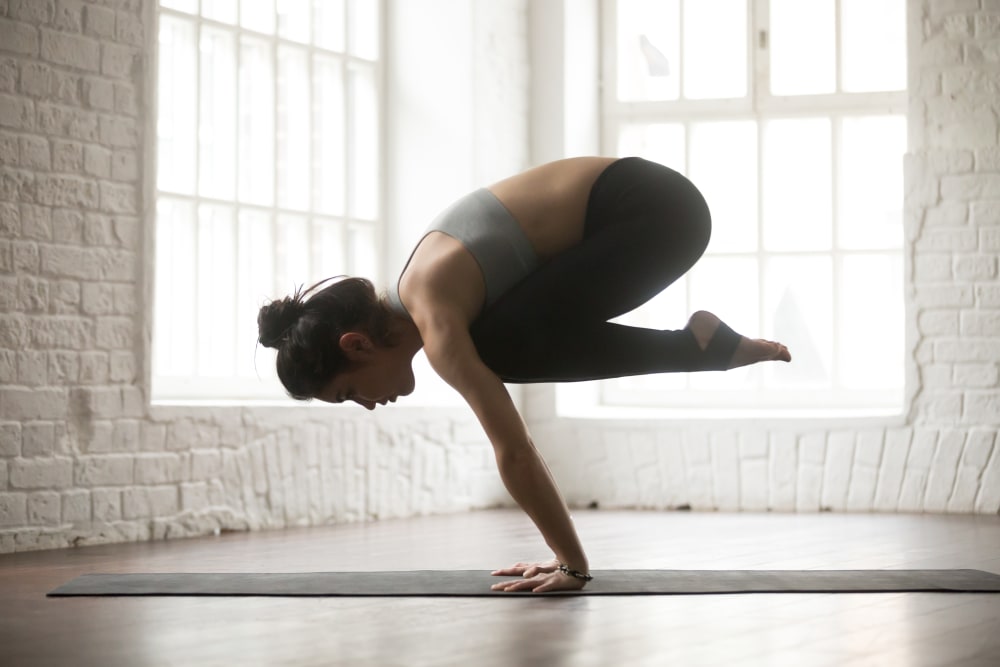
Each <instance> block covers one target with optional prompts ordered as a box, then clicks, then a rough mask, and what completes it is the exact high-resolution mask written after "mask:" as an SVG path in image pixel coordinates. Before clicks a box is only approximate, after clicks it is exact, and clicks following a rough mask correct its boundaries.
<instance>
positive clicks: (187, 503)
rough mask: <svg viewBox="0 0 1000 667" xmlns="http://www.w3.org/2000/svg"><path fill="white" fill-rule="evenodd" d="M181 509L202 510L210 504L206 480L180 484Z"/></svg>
mask: <svg viewBox="0 0 1000 667" xmlns="http://www.w3.org/2000/svg"><path fill="white" fill-rule="evenodd" d="M180 494H181V511H182V512H200V511H202V510H204V509H207V508H208V507H209V506H210V503H209V499H208V485H207V484H206V483H205V482H185V483H183V484H181V485H180Z"/></svg>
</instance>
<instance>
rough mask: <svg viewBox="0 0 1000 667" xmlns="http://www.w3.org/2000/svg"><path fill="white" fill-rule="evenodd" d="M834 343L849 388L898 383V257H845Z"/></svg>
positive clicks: (900, 332) (900, 280) (900, 377)
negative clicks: (837, 348) (838, 350)
mask: <svg viewBox="0 0 1000 667" xmlns="http://www.w3.org/2000/svg"><path fill="white" fill-rule="evenodd" d="M839 287H840V292H839V295H838V296H839V301H840V309H839V315H838V318H837V319H838V322H837V324H838V325H839V326H838V329H837V344H838V345H839V348H840V353H839V355H838V358H839V363H838V369H839V371H840V377H841V382H842V383H843V385H844V386H846V387H848V388H865V389H895V388H898V387H902V384H903V322H904V317H903V261H902V259H901V258H900V257H899V256H898V255H847V256H846V257H844V258H843V260H842V263H841V270H840V285H839Z"/></svg>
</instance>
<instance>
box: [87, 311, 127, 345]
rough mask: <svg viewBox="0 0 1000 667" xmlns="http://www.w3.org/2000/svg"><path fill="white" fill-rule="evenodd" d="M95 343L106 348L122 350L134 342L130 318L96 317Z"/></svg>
mask: <svg viewBox="0 0 1000 667" xmlns="http://www.w3.org/2000/svg"><path fill="white" fill-rule="evenodd" d="M95 343H96V344H97V347H98V348H101V349H106V350H123V349H127V348H131V347H132V345H133V344H134V333H133V331H132V320H131V319H130V318H125V317H98V318H97V328H96V337H95Z"/></svg>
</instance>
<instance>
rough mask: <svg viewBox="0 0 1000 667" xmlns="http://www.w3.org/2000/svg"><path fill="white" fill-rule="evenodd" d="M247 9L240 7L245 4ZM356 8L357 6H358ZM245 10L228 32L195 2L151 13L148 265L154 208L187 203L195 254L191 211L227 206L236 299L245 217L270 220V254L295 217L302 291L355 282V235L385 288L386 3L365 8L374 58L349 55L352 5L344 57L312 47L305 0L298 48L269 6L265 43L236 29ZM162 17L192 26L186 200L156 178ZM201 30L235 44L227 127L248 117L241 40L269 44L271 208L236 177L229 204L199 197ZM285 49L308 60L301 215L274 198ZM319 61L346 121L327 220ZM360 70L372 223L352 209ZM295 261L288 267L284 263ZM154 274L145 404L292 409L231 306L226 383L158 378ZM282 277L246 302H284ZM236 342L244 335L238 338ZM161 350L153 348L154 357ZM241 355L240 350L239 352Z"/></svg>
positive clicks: (312, 6)
mask: <svg viewBox="0 0 1000 667" xmlns="http://www.w3.org/2000/svg"><path fill="white" fill-rule="evenodd" d="M246 1H247V0H242V2H246ZM361 1H363V0H361ZM242 2H241V1H240V0H235V3H234V4H235V6H236V9H235V12H236V18H235V21H234V23H226V22H223V21H219V20H215V19H213V18H209V17H206V16H203V15H202V2H201V0H192V4H193V6H194V10H193V12H190V13H189V12H188V11H184V10H180V9H175V8H172V7H169V6H168V7H164V6H162V5H161V3H160V2H159V1H158V2H156V3H155V5H154V7H153V11H152V12H151V14H152V15H153V17H154V22H153V23H154V29H153V35H152V36H151V41H152V46H153V52H154V57H153V58H152V66H151V67H150V72H151V78H152V82H153V84H152V85H153V91H154V92H153V95H152V99H153V101H152V104H151V108H150V112H149V117H150V119H151V122H150V127H151V130H152V131H151V132H150V134H151V138H150V145H151V146H152V147H154V148H153V150H152V151H151V153H152V155H151V157H150V159H149V160H148V162H147V164H148V165H149V166H150V167H151V168H150V170H149V173H150V176H149V181H148V183H149V186H148V187H149V192H150V193H151V195H152V197H151V198H152V200H153V205H152V206H151V207H150V209H151V210H150V214H149V215H150V216H151V218H152V220H151V224H152V228H151V229H152V236H153V238H154V239H156V240H154V241H153V243H151V244H150V246H149V247H150V250H151V252H152V253H153V256H154V257H157V256H158V255H159V249H158V248H157V245H158V243H157V242H158V240H159V238H158V235H159V233H160V229H159V226H160V224H162V221H160V220H159V215H158V213H157V209H158V208H159V204H160V203H161V201H168V202H170V201H173V202H180V203H186V204H189V205H191V206H192V207H193V209H194V211H195V219H194V221H193V222H192V225H193V228H194V233H193V243H194V247H195V249H196V250H197V248H198V244H199V241H198V237H199V230H200V226H199V222H198V219H199V215H198V207H199V206H200V205H210V206H211V205H219V206H224V207H227V208H228V209H229V216H230V218H231V226H232V240H233V253H234V256H236V259H235V260H234V261H233V269H234V271H235V275H234V278H233V287H234V288H235V290H236V292H240V291H241V285H240V282H239V275H240V260H239V255H238V253H239V249H238V246H239V242H240V231H239V229H240V224H241V223H240V215H241V212H243V211H251V212H256V213H263V214H264V215H266V216H269V217H270V221H269V224H270V232H271V239H272V240H273V241H274V242H275V243H274V245H275V246H276V245H277V241H278V239H279V235H278V232H277V230H278V227H279V225H280V224H281V223H280V222H279V218H280V216H298V217H300V218H302V219H303V220H304V221H305V223H304V224H305V230H306V234H305V238H304V239H303V240H302V244H303V245H304V247H305V248H306V251H307V261H308V262H309V265H310V270H309V272H308V275H307V274H306V272H303V274H302V278H301V280H299V279H296V282H297V283H299V282H301V283H304V284H305V285H306V286H308V285H309V284H311V282H312V281H313V280H318V279H321V278H325V277H330V276H332V275H338V274H347V275H355V274H357V273H359V271H358V270H356V268H357V267H356V264H357V261H356V257H355V256H354V255H353V254H352V252H351V248H352V243H353V241H352V235H353V234H355V233H357V230H359V229H360V230H363V232H364V233H365V234H366V235H369V236H370V243H367V244H363V245H365V246H366V249H367V254H368V255H369V257H370V258H371V262H373V264H374V267H375V269H374V271H364V272H363V273H364V274H365V275H366V277H368V278H370V279H371V280H372V281H373V282H375V283H376V284H379V283H380V282H382V279H383V277H384V275H383V274H384V273H385V271H386V264H387V262H386V239H385V214H386V208H385V201H384V193H385V169H384V165H385V157H386V108H385V107H386V105H385V96H386V95H385V85H386V84H385V55H386V43H385V37H386V34H385V33H386V7H385V4H386V3H385V1H384V0H372V4H374V6H375V8H376V11H377V17H376V23H375V26H374V33H373V34H374V36H375V38H376V39H377V50H376V52H375V53H374V58H366V57H364V56H362V55H360V54H358V53H356V52H355V51H354V50H353V46H352V42H351V39H352V30H351V19H352V17H351V14H350V12H351V11H352V9H351V8H352V5H353V4H354V2H352V0H344V2H343V8H342V11H343V14H342V20H343V22H344V33H343V39H344V41H343V45H342V47H343V50H342V51H334V50H332V49H330V48H325V47H322V46H320V45H318V44H317V39H316V29H317V26H316V23H315V21H314V20H312V19H313V18H314V17H315V14H314V13H313V12H314V11H315V10H316V8H317V7H318V5H319V0H309V1H308V3H307V5H308V7H309V11H310V25H309V38H308V41H306V42H301V41H295V40H293V39H290V38H289V37H286V36H282V35H281V34H279V33H280V28H279V25H280V24H279V7H278V3H277V2H275V3H274V4H273V5H272V7H273V10H274V17H273V20H274V29H273V32H272V33H270V34H267V33H262V32H258V31H255V30H253V29H248V28H247V27H245V26H244V25H242V22H241V18H242V17H241V15H240V12H241V9H242ZM163 16H169V17H172V18H174V19H180V20H183V21H187V22H190V23H192V24H193V26H194V47H195V61H194V66H193V67H194V72H195V77H196V78H195V81H194V82H193V93H192V97H193V99H194V103H193V104H194V111H193V115H194V118H195V130H194V133H195V136H194V137H193V138H189V140H190V141H192V142H193V146H194V148H193V161H194V166H193V168H194V174H193V183H194V185H193V188H192V190H191V192H190V193H180V192H174V191H169V190H164V189H161V183H162V182H161V179H160V174H159V166H160V160H159V151H160V133H159V121H160V109H161V104H160V93H161V91H162V86H161V81H160V74H161V72H162V71H163V70H162V69H161V67H160V58H161V52H160V51H161V50H160V25H161V17H163ZM203 27H208V28H210V29H213V30H221V31H226V32H228V33H230V34H231V35H232V38H233V51H234V53H233V70H232V76H233V79H234V80H233V86H234V88H233V90H234V93H235V95H236V96H237V101H236V102H235V104H234V114H235V118H234V122H236V123H238V122H239V119H240V117H241V114H242V113H244V112H245V109H243V108H241V105H240V103H239V101H238V98H239V95H240V76H241V73H240V58H241V53H240V51H241V38H242V37H244V36H249V37H251V38H253V39H256V40H261V41H263V42H266V43H267V53H268V54H269V56H270V63H271V66H272V68H273V70H272V78H271V82H270V84H271V96H272V99H271V104H272V107H271V109H270V114H271V133H272V134H271V136H272V139H273V146H272V149H273V159H274V169H273V172H272V177H273V179H274V180H273V185H272V195H271V203H270V205H261V204H257V203H251V202H248V201H246V200H245V199H243V198H241V192H240V183H239V179H238V174H237V173H234V174H233V186H232V195H231V197H229V198H219V197H217V196H206V195H204V194H202V193H201V182H200V174H199V170H200V169H201V163H202V158H201V145H200V141H199V139H198V133H199V131H200V130H199V128H200V126H201V120H202V118H201V105H202V90H201V72H202V67H201V61H202V55H201V35H202V29H203ZM281 46H286V47H290V48H293V49H297V50H299V51H300V52H304V53H305V55H306V58H307V60H308V72H307V73H306V74H305V77H306V82H307V90H308V96H309V106H310V108H309V111H308V113H309V120H310V130H309V132H310V134H309V143H308V145H309V162H310V164H309V167H308V173H309V178H310V184H311V187H310V188H309V192H308V198H309V203H308V206H306V208H305V209H301V208H292V207H286V206H283V205H282V203H281V202H279V193H278V187H277V185H278V179H279V175H278V161H279V152H278V142H279V141H280V138H279V134H280V121H279V107H280V105H281V100H280V98H279V92H280V89H281V85H282V84H281V82H280V81H279V74H278V68H279V47H281ZM318 55H319V56H322V57H325V58H328V59H331V60H332V61H336V63H337V64H338V65H337V67H338V69H339V74H340V80H341V85H342V100H341V102H342V107H341V113H342V114H343V116H342V117H343V126H342V136H341V140H342V142H343V148H344V156H343V158H342V163H341V164H342V172H343V174H342V175H343V181H342V188H343V198H344V199H343V208H342V211H341V212H340V213H339V214H333V213H330V212H328V211H322V210H320V208H321V207H320V205H319V204H318V200H317V196H316V195H317V187H318V186H317V183H318V182H319V178H318V174H319V173H320V168H319V167H318V159H317V151H318V148H317V146H318V142H319V139H318V130H317V123H316V121H317V118H318V114H319V113H321V110H320V109H319V108H318V105H317V102H316V97H317V94H318V93H317V87H316V76H315V71H314V70H315V62H316V59H317V56H318ZM358 70H360V71H363V72H364V74H363V76H370V77H371V80H372V81H373V83H374V89H373V94H374V96H375V99H374V109H375V113H376V114H377V119H376V122H375V126H374V140H375V142H376V151H375V155H374V156H373V157H372V159H373V160H374V162H375V170H374V174H373V178H374V181H373V183H372V187H373V188H374V205H375V211H374V216H362V215H359V214H358V212H357V211H356V210H354V209H353V204H352V199H351V198H352V197H353V195H354V190H355V183H354V181H353V179H354V178H355V170H354V169H353V168H352V165H353V164H354V160H355V155H356V150H357V148H356V145H355V134H356V128H357V120H356V118H355V107H356V100H357V95H356V91H355V89H354V86H353V84H352V79H351V77H352V71H358ZM233 135H234V145H233V150H234V160H233V164H234V165H238V164H239V161H240V160H241V155H240V139H239V129H238V128H236V129H234V130H233ZM324 222H333V223H334V224H336V225H337V228H338V230H337V231H334V232H333V233H334V236H337V237H339V249H340V255H341V257H342V260H343V261H342V262H340V263H339V264H340V266H337V267H335V268H331V269H327V270H325V271H326V272H323V271H324V269H322V268H320V267H319V266H318V264H319V260H318V257H319V254H320V245H321V244H319V243H317V242H315V236H316V234H317V233H318V232H317V230H318V229H319V226H320V225H322V224H323V223H324ZM277 254H278V253H277V252H275V253H273V254H272V255H271V260H270V261H271V262H272V264H273V266H275V267H277V265H278V259H277ZM287 261H290V262H294V261H295V259H294V258H293V259H291V260H287ZM153 263H154V268H153V270H152V272H151V274H152V275H151V278H152V282H153V286H152V288H151V290H150V292H151V294H152V301H153V304H152V306H151V308H150V309H149V312H150V316H151V319H152V331H153V334H152V342H151V348H150V352H151V355H150V356H151V361H150V364H149V374H150V376H149V377H150V386H151V399H152V401H153V402H154V403H164V404H173V403H185V402H212V403H217V402H221V403H225V402H268V403H269V402H279V403H284V402H290V401H291V399H288V398H287V397H286V395H285V392H284V390H283V388H282V387H281V385H280V383H279V382H278V381H277V378H276V375H275V371H274V364H273V355H274V352H273V351H272V350H267V349H265V348H263V347H262V346H259V345H257V346H252V345H243V344H242V343H244V342H246V341H247V340H249V335H248V334H247V330H252V340H253V341H255V340H256V329H255V328H254V323H253V322H245V321H243V320H244V319H245V318H242V317H241V316H242V315H243V314H245V313H241V312H240V308H239V307H238V306H233V309H234V313H235V318H236V319H235V321H234V327H233V332H234V341H233V343H234V345H233V348H234V349H233V352H232V354H233V355H234V356H233V361H232V363H233V371H232V373H231V374H230V375H228V376H205V375H199V374H198V368H197V363H198V362H197V359H195V360H193V361H192V362H191V363H192V368H193V370H194V372H193V373H192V374H187V375H165V374H162V373H159V374H158V370H159V368H158V365H163V364H162V361H161V363H160V364H158V358H159V359H162V358H166V357H158V354H159V355H162V354H163V352H162V348H160V346H163V345H169V344H170V341H169V340H164V336H163V331H164V329H163V328H162V327H158V326H157V324H158V322H157V319H158V316H160V317H162V316H163V314H164V312H165V311H164V310H163V309H162V307H161V305H160V304H158V303H157V301H158V297H159V295H160V292H159V291H158V289H157V284H158V283H159V282H161V281H165V280H168V279H169V276H167V274H166V273H165V272H163V271H162V269H161V268H159V267H157V266H156V265H157V264H159V262H155V261H154V262H153ZM198 263H199V260H198V259H197V257H196V258H194V259H193V260H191V262H190V263H189V265H188V268H190V269H191V270H192V271H194V272H195V273H197V271H198ZM280 273H281V272H280V271H279V270H278V269H277V268H275V269H274V271H273V273H272V280H271V281H270V282H271V283H273V284H272V285H271V287H270V290H268V292H269V293H267V294H253V295H252V298H253V299H255V300H256V302H257V303H258V305H261V304H263V303H264V302H266V300H268V299H272V298H280V297H282V296H285V295H286V294H290V293H291V292H292V291H293V290H294V289H295V287H296V285H295V284H283V283H282V284H278V283H280V282H281V280H280ZM193 280H194V285H195V293H196V294H197V293H198V292H199V291H200V288H199V283H198V277H197V275H196V276H195V278H194V279H193ZM210 298H211V299H213V300H214V299H227V298H231V299H234V300H235V299H237V298H238V295H237V294H236V293H233V294H225V293H213V294H212V295H211V297H210ZM199 309H200V305H199V303H195V304H192V306H191V308H190V310H189V312H190V314H191V315H192V317H193V318H195V321H194V322H192V324H191V327H192V328H193V329H194V331H197V327H198V323H197V318H198V317H199V312H198V311H199ZM241 334H242V335H241ZM193 338H194V343H193V345H194V346H195V347H194V350H195V352H196V356H197V345H198V334H197V333H195V334H194V336H193ZM158 348H159V349H158ZM244 348H245V349H244ZM248 366H249V368H252V372H253V373H254V374H253V375H247V374H245V373H243V372H241V371H243V370H246V369H247V367H248Z"/></svg>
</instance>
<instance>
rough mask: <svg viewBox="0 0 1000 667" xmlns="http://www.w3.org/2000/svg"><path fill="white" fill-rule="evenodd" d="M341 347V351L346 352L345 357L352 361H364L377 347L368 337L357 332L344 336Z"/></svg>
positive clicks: (341, 338) (340, 343)
mask: <svg viewBox="0 0 1000 667" xmlns="http://www.w3.org/2000/svg"><path fill="white" fill-rule="evenodd" d="M339 345H340V349H341V350H343V351H344V356H346V357H347V358H348V359H349V360H351V361H364V360H365V359H367V358H368V357H369V356H370V355H371V352H372V350H374V349H375V345H374V344H373V343H372V341H371V339H370V338H368V336H366V335H364V334H363V333H358V332H356V331H348V332H347V333H345V334H344V335H342V336H341V337H340V341H339Z"/></svg>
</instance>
